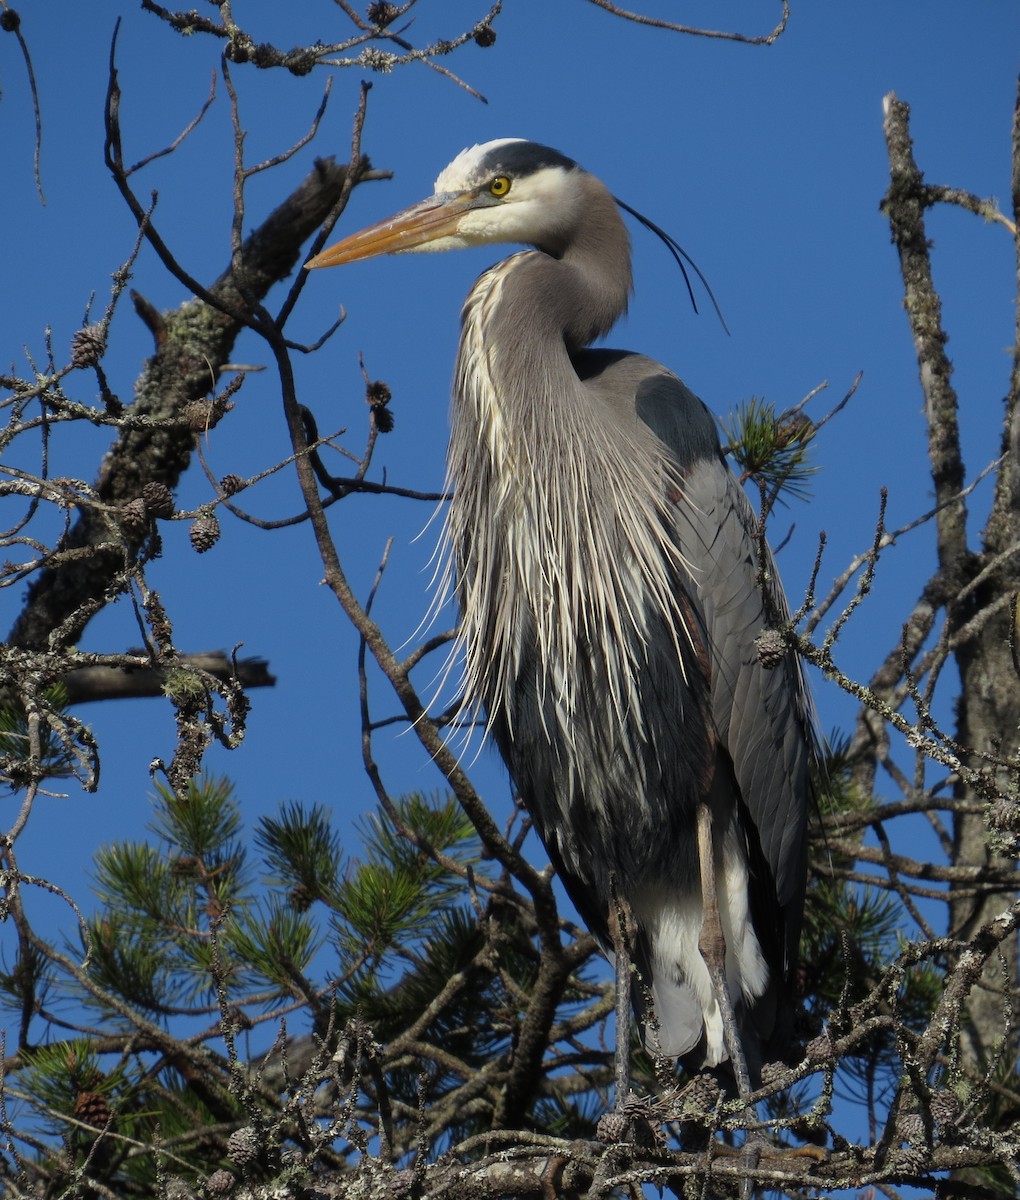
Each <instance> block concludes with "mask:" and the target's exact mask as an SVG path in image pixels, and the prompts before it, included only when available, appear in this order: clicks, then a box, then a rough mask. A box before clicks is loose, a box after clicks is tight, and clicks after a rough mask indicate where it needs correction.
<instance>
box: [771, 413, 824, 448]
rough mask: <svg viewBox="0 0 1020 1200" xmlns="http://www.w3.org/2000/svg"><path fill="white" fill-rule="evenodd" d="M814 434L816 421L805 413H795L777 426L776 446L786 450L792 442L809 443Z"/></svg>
mask: <svg viewBox="0 0 1020 1200" xmlns="http://www.w3.org/2000/svg"><path fill="white" fill-rule="evenodd" d="M814 432H815V423H814V421H812V420H811V418H810V417H807V416H805V415H804V413H795V414H794V415H793V416H792V417H789V418H787V420H785V421H781V422H780V423H779V424H778V425H777V426H776V445H777V446H779V448H780V449H785V447H787V446H789V444H790V443H791V442H809V441H810V440H811V438H812V437H813V436H814Z"/></svg>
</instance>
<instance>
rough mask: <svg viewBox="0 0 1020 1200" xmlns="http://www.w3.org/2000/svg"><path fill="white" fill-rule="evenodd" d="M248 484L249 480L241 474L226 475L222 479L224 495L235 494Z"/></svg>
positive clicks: (221, 484)
mask: <svg viewBox="0 0 1020 1200" xmlns="http://www.w3.org/2000/svg"><path fill="white" fill-rule="evenodd" d="M247 486H248V481H247V480H246V479H242V478H241V476H240V475H224V476H223V478H222V479H221V480H220V491H222V492H223V494H224V496H234V495H236V494H237V493H238V492H240V491H243V490H244V489H245V488H246V487H247Z"/></svg>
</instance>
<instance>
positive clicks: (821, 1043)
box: [804, 1033, 832, 1062]
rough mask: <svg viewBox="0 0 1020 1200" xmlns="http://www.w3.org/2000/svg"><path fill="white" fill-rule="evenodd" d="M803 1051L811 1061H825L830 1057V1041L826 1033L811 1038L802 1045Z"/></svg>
mask: <svg viewBox="0 0 1020 1200" xmlns="http://www.w3.org/2000/svg"><path fill="white" fill-rule="evenodd" d="M804 1053H805V1054H806V1055H807V1057H808V1058H809V1059H810V1060H811V1062H825V1060H826V1059H827V1058H831V1057H832V1041H831V1039H830V1038H829V1035H828V1034H827V1033H823V1034H822V1035H821V1036H820V1037H816V1038H812V1039H811V1041H810V1042H808V1044H807V1045H806V1046H805V1047H804Z"/></svg>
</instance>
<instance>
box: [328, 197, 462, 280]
mask: <svg viewBox="0 0 1020 1200" xmlns="http://www.w3.org/2000/svg"><path fill="white" fill-rule="evenodd" d="M474 199H475V196H474V195H473V194H472V193H471V192H466V193H464V194H462V195H456V196H430V197H429V199H428V200H422V201H421V203H420V204H414V205H412V206H411V207H410V208H405V209H404V211H403V212H399V213H397V214H396V215H395V216H392V217H387V218H386V219H385V220H384V221H378V222H377V223H376V224H375V225H370V226H369V227H368V228H367V229H362V230H361V231H360V232H359V233H352V234H351V236H350V237H346V238H344V240H343V241H342V242H337V243H336V245H334V246H330V247H329V248H328V249H326V250H323V251H322V253H321V254H316V256H315V257H314V258H310V259H309V260H308V262H306V263H305V267H306V269H307V270H309V271H314V270H316V269H317V268H319V267H338V266H341V265H342V264H343V263H352V262H360V261H361V260H362V259H365V258H375V257H376V256H377V255H379V254H401V253H403V252H406V251H414V250H452V249H454V248H455V247H456V246H460V245H463V244H464V243H463V242H462V241H461V240H460V239H459V238H458V237H457V225H458V223H459V222H460V219H461V217H462V216H463V215H464V213H465V212H467V211H468V210H469V209H470V208H471V207H472V202H473V201H474ZM444 238H451V239H454V241H453V244H452V245H450V246H436V245H430V243H432V242H439V241H441V240H443V239H444Z"/></svg>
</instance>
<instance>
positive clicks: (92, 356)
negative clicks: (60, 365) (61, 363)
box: [71, 325, 106, 367]
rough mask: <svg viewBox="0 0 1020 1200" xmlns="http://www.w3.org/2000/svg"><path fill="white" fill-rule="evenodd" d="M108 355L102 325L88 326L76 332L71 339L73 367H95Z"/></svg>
mask: <svg viewBox="0 0 1020 1200" xmlns="http://www.w3.org/2000/svg"><path fill="white" fill-rule="evenodd" d="M105 353H106V336H105V334H104V333H103V327H102V325H86V326H85V328H84V329H77V330H75V333H74V336H73V337H72V338H71V366H72V367H94V366H95V365H96V363H97V362H99V360H100V359H101V358H102V357H103V355H104V354H105Z"/></svg>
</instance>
